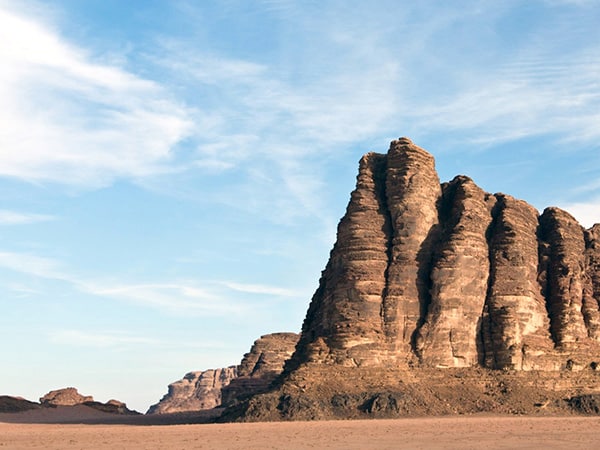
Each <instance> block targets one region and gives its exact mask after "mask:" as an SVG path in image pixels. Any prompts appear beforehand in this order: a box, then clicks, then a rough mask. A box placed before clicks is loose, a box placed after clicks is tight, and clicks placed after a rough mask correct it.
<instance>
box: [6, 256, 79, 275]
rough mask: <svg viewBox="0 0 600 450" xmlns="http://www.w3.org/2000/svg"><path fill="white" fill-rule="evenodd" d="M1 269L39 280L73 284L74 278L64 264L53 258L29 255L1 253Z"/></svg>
mask: <svg viewBox="0 0 600 450" xmlns="http://www.w3.org/2000/svg"><path fill="white" fill-rule="evenodd" d="M0 267H4V268H5V269H9V270H12V271H15V272H20V273H24V274H28V275H33V276H35V277H39V278H46V279H52V280H61V281H68V282H73V279H72V277H71V276H70V275H68V274H67V273H66V272H65V270H64V268H63V266H62V264H61V263H60V262H59V261H57V260H55V259H52V258H46V257H42V256H37V255H32V254H27V253H17V252H6V251H0Z"/></svg>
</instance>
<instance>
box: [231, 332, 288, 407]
mask: <svg viewBox="0 0 600 450" xmlns="http://www.w3.org/2000/svg"><path fill="white" fill-rule="evenodd" d="M299 337H300V336H299V335H298V334H297V333H272V334H267V335H264V336H261V337H260V339H257V340H256V341H255V342H254V344H253V345H252V347H251V348H250V351H249V352H248V353H246V354H245V355H244V357H243V358H242V361H241V363H240V365H239V366H237V377H236V378H234V379H232V380H231V382H230V383H229V384H228V385H227V386H224V387H223V389H222V391H221V393H222V403H223V405H231V404H234V403H236V402H237V401H238V400H239V399H240V398H244V397H248V396H251V395H254V394H256V393H259V392H263V391H265V390H267V389H268V388H269V387H270V385H271V383H272V382H273V381H274V380H275V379H276V378H277V377H278V376H279V375H280V374H281V372H282V371H283V367H284V364H285V362H286V361H287V360H288V359H289V358H290V357H291V356H292V354H293V353H294V349H295V348H296V343H297V342H298V338H299Z"/></svg>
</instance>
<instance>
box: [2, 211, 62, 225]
mask: <svg viewBox="0 0 600 450" xmlns="http://www.w3.org/2000/svg"><path fill="white" fill-rule="evenodd" d="M55 219H56V218H55V217H54V216H50V215H46V214H32V213H23V212H17V211H9V210H7V209H0V225H27V224H30V223H37V222H47V221H49V220H55Z"/></svg>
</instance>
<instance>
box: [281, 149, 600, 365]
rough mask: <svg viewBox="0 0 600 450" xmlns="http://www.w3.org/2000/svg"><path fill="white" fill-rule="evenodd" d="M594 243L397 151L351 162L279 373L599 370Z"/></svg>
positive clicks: (599, 293)
mask: <svg viewBox="0 0 600 450" xmlns="http://www.w3.org/2000/svg"><path fill="white" fill-rule="evenodd" d="M599 235H600V225H597V226H596V227H594V228H592V229H590V230H587V231H586V230H584V229H583V227H582V226H581V225H579V224H578V223H577V221H576V220H575V219H574V218H573V217H571V216H570V215H569V214H568V213H567V212H565V211H562V210H560V209H558V208H548V209H546V210H545V211H544V213H543V214H542V215H541V216H539V214H538V212H537V211H536V210H535V208H533V207H532V206H530V205H528V204H527V203H525V202H523V201H520V200H516V199H514V198H512V197H510V196H507V195H504V194H495V195H492V194H489V193H486V192H484V191H482V190H481V189H480V188H479V187H478V186H477V185H476V184H475V183H474V182H473V181H472V180H471V179H469V178H468V177H465V176H457V177H456V178H455V179H454V180H452V181H451V182H449V183H444V184H442V185H440V183H439V180H438V176H437V173H436V171H435V168H434V161H433V157H432V156H431V155H430V154H429V153H427V152H426V151H425V150H423V149H421V148H419V147H417V146H416V145H414V144H413V143H412V142H411V141H410V140H408V139H406V138H401V139H399V140H397V141H394V142H392V144H391V146H390V149H389V151H388V154H387V155H380V154H374V153H369V154H367V155H366V156H364V157H363V158H362V160H361V161H360V167H359V174H358V178H357V185H356V189H355V191H354V192H353V193H352V196H351V199H350V203H349V205H348V208H347V211H346V215H345V216H344V217H343V218H342V220H341V222H340V224H339V227H338V239H337V242H336V244H335V246H334V248H333V250H332V252H331V257H330V260H329V263H328V264H327V267H326V269H325V271H324V272H323V275H322V278H321V281H320V284H319V288H318V289H317V291H316V293H315V295H314V297H313V299H312V302H311V305H310V307H309V310H308V313H307V316H306V320H305V322H304V325H303V329H302V337H301V339H300V343H299V345H298V351H297V352H296V354H295V355H294V357H293V360H292V361H291V363H290V364H289V370H293V368H295V367H297V366H299V365H300V364H303V363H314V362H318V363H324V364H339V365H342V366H365V365H366V366H395V367H401V366H403V365H405V363H407V364H408V366H411V367H412V366H415V365H418V366H421V367H435V368H446V367H473V366H480V365H481V366H484V367H489V368H494V369H518V370H532V369H546V370H555V369H557V368H560V367H561V366H564V365H565V364H566V361H567V360H568V359H569V354H571V353H573V354H575V353H576V354H578V355H579V357H581V356H582V355H583V353H586V352H587V354H588V355H589V358H588V359H590V361H588V364H589V363H591V362H592V361H591V360H596V359H599V357H600V354H598V353H597V349H598V345H597V344H596V343H597V341H598V340H599V339H600V314H599V308H598V301H599V300H600V244H599V243H598V237H599ZM582 349H584V351H583V353H582ZM569 352H570V353H569ZM590 352H591V353H590Z"/></svg>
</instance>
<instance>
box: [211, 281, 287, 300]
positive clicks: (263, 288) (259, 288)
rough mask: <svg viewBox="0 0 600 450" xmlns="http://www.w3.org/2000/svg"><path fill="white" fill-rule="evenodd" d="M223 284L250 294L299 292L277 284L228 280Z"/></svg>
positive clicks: (280, 295)
mask: <svg viewBox="0 0 600 450" xmlns="http://www.w3.org/2000/svg"><path fill="white" fill-rule="evenodd" d="M223 285H224V286H226V287H227V288H229V289H232V290H234V291H238V292H244V293H248V294H260V295H274V296H279V297H295V296H298V293H297V292H295V291H293V290H291V289H286V288H282V287H277V286H267V285H264V284H245V283H235V282H231V281H226V282H223Z"/></svg>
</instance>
